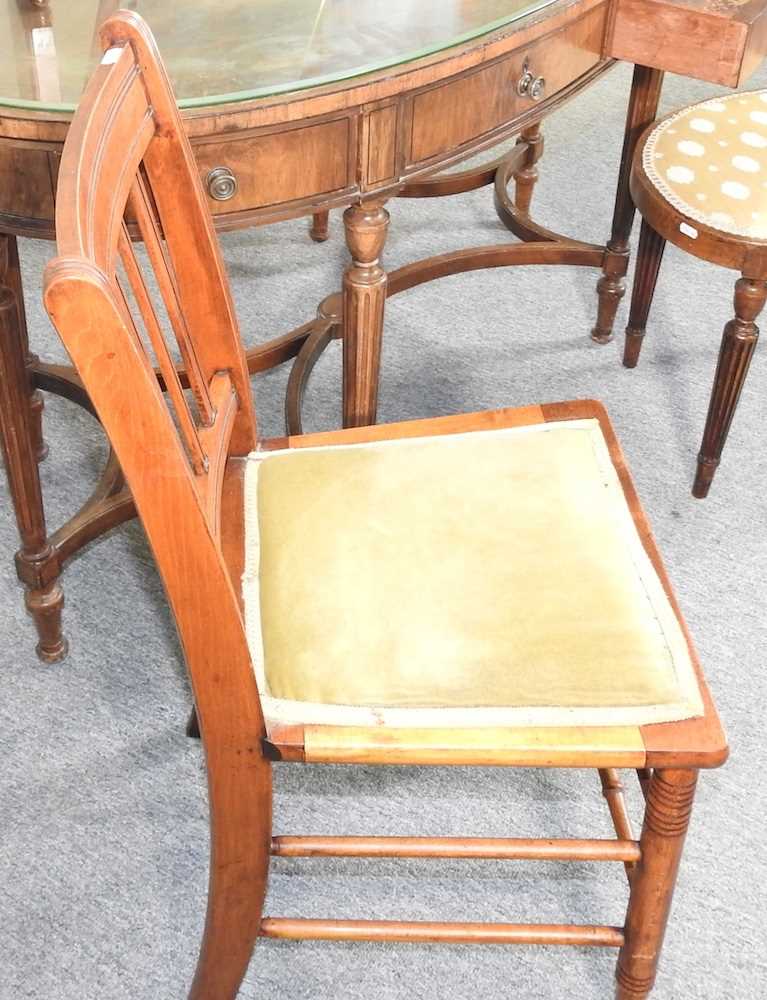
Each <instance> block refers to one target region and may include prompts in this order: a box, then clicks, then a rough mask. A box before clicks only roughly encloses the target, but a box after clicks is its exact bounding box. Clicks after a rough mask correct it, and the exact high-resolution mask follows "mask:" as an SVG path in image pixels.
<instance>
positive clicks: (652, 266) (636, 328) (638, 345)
mask: <svg viewBox="0 0 767 1000" xmlns="http://www.w3.org/2000/svg"><path fill="white" fill-rule="evenodd" d="M665 248H666V241H665V240H664V239H663V237H662V236H659V235H658V233H656V232H655V230H654V229H653V228H652V226H651V225H649V224H648V223H647V222H645V221H644V220H642V231H641V233H640V234H639V252H638V254H637V263H636V270H635V272H634V288H633V290H632V292H631V310H630V312H629V322H628V326H627V327H626V342H625V345H624V348H623V364H624V365H625V367H626V368H636V363H637V361H639V352H640V351H641V349H642V341H643V340H644V335H645V327H646V326H647V317H648V315H649V314H650V306H651V305H652V300H653V295H654V294H655V285H656V283H657V281H658V272H659V271H660V263H661V261H662V260H663V251H664V250H665Z"/></svg>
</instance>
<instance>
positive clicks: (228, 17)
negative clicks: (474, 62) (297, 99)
mask: <svg viewBox="0 0 767 1000" xmlns="http://www.w3.org/2000/svg"><path fill="white" fill-rule="evenodd" d="M553 2H554V0H186V2H183V3H180V2H174V0H122V3H120V2H118V0H47V2H45V0H0V105H6V106H7V105H10V106H15V107H32V108H35V109H37V110H52V111H56V110H61V111H69V110H73V109H74V106H75V105H76V103H77V101H78V99H79V97H80V94H81V93H82V90H83V87H84V85H85V83H86V81H87V79H88V76H89V74H90V73H91V71H92V69H93V67H94V66H95V64H96V63H97V62H98V59H99V56H100V49H99V45H98V38H97V33H96V28H97V26H98V24H100V23H101V22H102V21H103V20H104V19H105V18H106V17H108V16H109V15H110V14H111V13H113V11H115V10H117V9H118V8H119V7H123V8H129V9H131V10H136V11H138V13H140V14H141V15H142V16H143V17H144V18H145V19H146V21H147V23H148V24H149V26H150V28H151V29H152V31H153V33H154V35H155V38H156V39H157V43H158V46H159V49H160V52H161V53H162V55H163V58H164V60H165V63H166V65H167V67H168V71H169V73H170V77H171V80H172V81H173V86H174V88H175V91H176V95H177V97H178V99H179V104H181V106H182V107H199V106H204V105H208V104H220V103H223V102H225V101H237V100H246V99H248V98H253V97H264V96H267V95H269V94H280V93H287V92H289V91H293V90H300V89H305V88H307V87H311V86H316V85H318V84H320V83H331V82H333V81H339V80H345V79H349V78H350V77H354V76H357V75H359V74H362V73H367V72H371V71H373V70H377V69H383V68H385V67H387V66H394V65H397V64H399V63H405V62H408V61H409V60H412V59H415V58H418V57H420V56H424V55H427V54H429V53H433V52H438V51H440V50H442V49H446V48H449V47H450V46H451V45H455V44H457V43H459V42H463V41H468V40H469V39H471V38H476V37H478V36H480V35H483V34H486V33H487V32H489V31H493V30H495V29H496V28H500V27H503V26H504V25H506V24H509V23H511V22H512V21H515V20H516V19H517V18H520V17H523V16H524V15H525V14H529V13H531V12H532V11H534V10H538V9H539V8H541V7H545V6H547V5H548V4H550V3H553Z"/></svg>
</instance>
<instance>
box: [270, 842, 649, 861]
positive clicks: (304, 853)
mask: <svg viewBox="0 0 767 1000" xmlns="http://www.w3.org/2000/svg"><path fill="white" fill-rule="evenodd" d="M272 856H273V857H276V858H495V859H497V860H505V861H512V860H513V861H624V862H632V863H633V862H636V861H639V858H640V856H641V852H640V850H639V844H638V843H637V842H636V841H635V840H633V839H631V838H629V839H627V840H522V839H516V840H515V839H508V838H507V839H489V838H481V837H466V838H462V839H460V838H458V837H273V838H272Z"/></svg>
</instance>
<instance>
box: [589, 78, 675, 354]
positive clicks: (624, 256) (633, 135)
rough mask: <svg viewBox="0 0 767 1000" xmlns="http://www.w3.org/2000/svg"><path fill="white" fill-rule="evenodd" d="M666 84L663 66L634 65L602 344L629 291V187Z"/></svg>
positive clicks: (604, 286) (605, 270) (603, 301)
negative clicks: (639, 146)
mask: <svg viewBox="0 0 767 1000" xmlns="http://www.w3.org/2000/svg"><path fill="white" fill-rule="evenodd" d="M662 85H663V73H662V72H661V71H660V70H657V69H650V68H649V67H647V66H635V67H634V79H633V81H632V84H631V97H630V98H629V107H628V113H627V116H626V131H625V133H624V138H623V153H622V155H621V165H620V171H619V174H618V187H617V190H616V192H615V210H614V213H613V225H612V232H611V234H610V239H609V241H608V243H607V248H606V249H605V256H604V261H603V263H602V277H601V278H600V279H599V282H598V284H597V295H598V296H599V309H598V313H597V322H596V325H595V327H594V329H593V330H592V331H591V337H592V339H593V340H596V341H597V343H600V344H606V343H607V342H608V341H609V340H611V339H612V335H613V324H614V322H615V314H616V312H617V311H618V305H619V303H620V301H621V299H622V298H623V296H624V294H625V291H626V282H625V277H626V271H627V270H628V266H629V237H630V236H631V227H632V225H633V223H634V213H635V211H636V210H635V208H634V203H633V201H632V200H631V192H630V191H629V178H630V177H631V163H632V160H633V159H634V153H635V151H636V147H637V142H638V141H639V137H640V136H641V134H642V132H643V131H644V130H645V128H647V126H648V125H650V124H651V123H652V122H653V121H655V117H656V114H657V111H658V101H659V99H660V92H661V86H662Z"/></svg>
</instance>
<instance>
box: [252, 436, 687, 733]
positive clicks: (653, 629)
mask: <svg viewBox="0 0 767 1000" xmlns="http://www.w3.org/2000/svg"><path fill="white" fill-rule="evenodd" d="M245 503H246V510H245V526H246V529H245V530H246V547H247V551H246V553H245V574H244V580H243V597H244V604H245V614H246V622H247V629H248V640H249V643H250V647H251V654H252V658H253V662H254V666H255V670H256V675H257V682H258V685H259V689H260V691H261V694H262V697H263V701H264V709H265V712H266V714H267V716H269V717H271V718H272V719H276V720H282V721H294V722H316V723H322V722H327V723H338V724H349V725H370V724H381V723H386V724H391V725H398V726H401V725H411V724H412V725H417V726H430V725H439V726H444V725H456V726H462V725H466V726H472V727H474V726H481V725H485V724H486V725H515V724H519V725H565V724H566V725H610V724H615V725H629V724H637V725H638V724H642V723H646V722H656V721H670V720H676V719H681V718H687V717H690V716H693V715H697V714H700V712H701V702H700V696H699V693H698V685H697V681H696V677H695V674H694V669H693V666H692V664H691V661H690V656H689V652H688V648H687V644H686V641H685V638H684V636H683V634H682V631H681V629H680V626H679V624H678V622H677V619H676V617H675V615H674V612H673V610H672V608H671V606H670V604H669V601H668V599H667V597H666V595H665V593H664V591H663V588H662V586H661V584H660V581H659V579H658V577H657V574H656V572H655V570H654V569H653V566H652V564H651V563H650V561H649V559H648V557H647V555H646V554H645V551H644V549H643V547H642V544H641V541H640V539H639V537H638V535H637V532H636V529H635V527H634V523H633V519H632V517H631V514H630V512H629V510H628V507H627V504H626V501H625V498H624V494H623V491H622V488H621V486H620V483H619V480H618V477H617V474H616V471H615V469H614V467H613V465H612V462H611V459H610V455H609V452H608V449H607V446H606V443H605V440H604V437H603V434H602V431H601V428H600V426H599V423H598V422H597V421H596V420H576V421H562V422H557V423H548V424H540V425H536V426H533V427H520V428H514V429H504V430H493V431H483V432H475V433H466V434H459V435H448V436H437V437H430V438H419V439H410V440H399V441H387V442H381V443H372V444H362V445H353V446H333V447H326V448H306V449H303V448H302V449H295V450H290V451H283V452H265V453H260V452H256V453H254V454H253V455H251V457H250V460H249V462H248V467H247V471H246V480H245Z"/></svg>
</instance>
